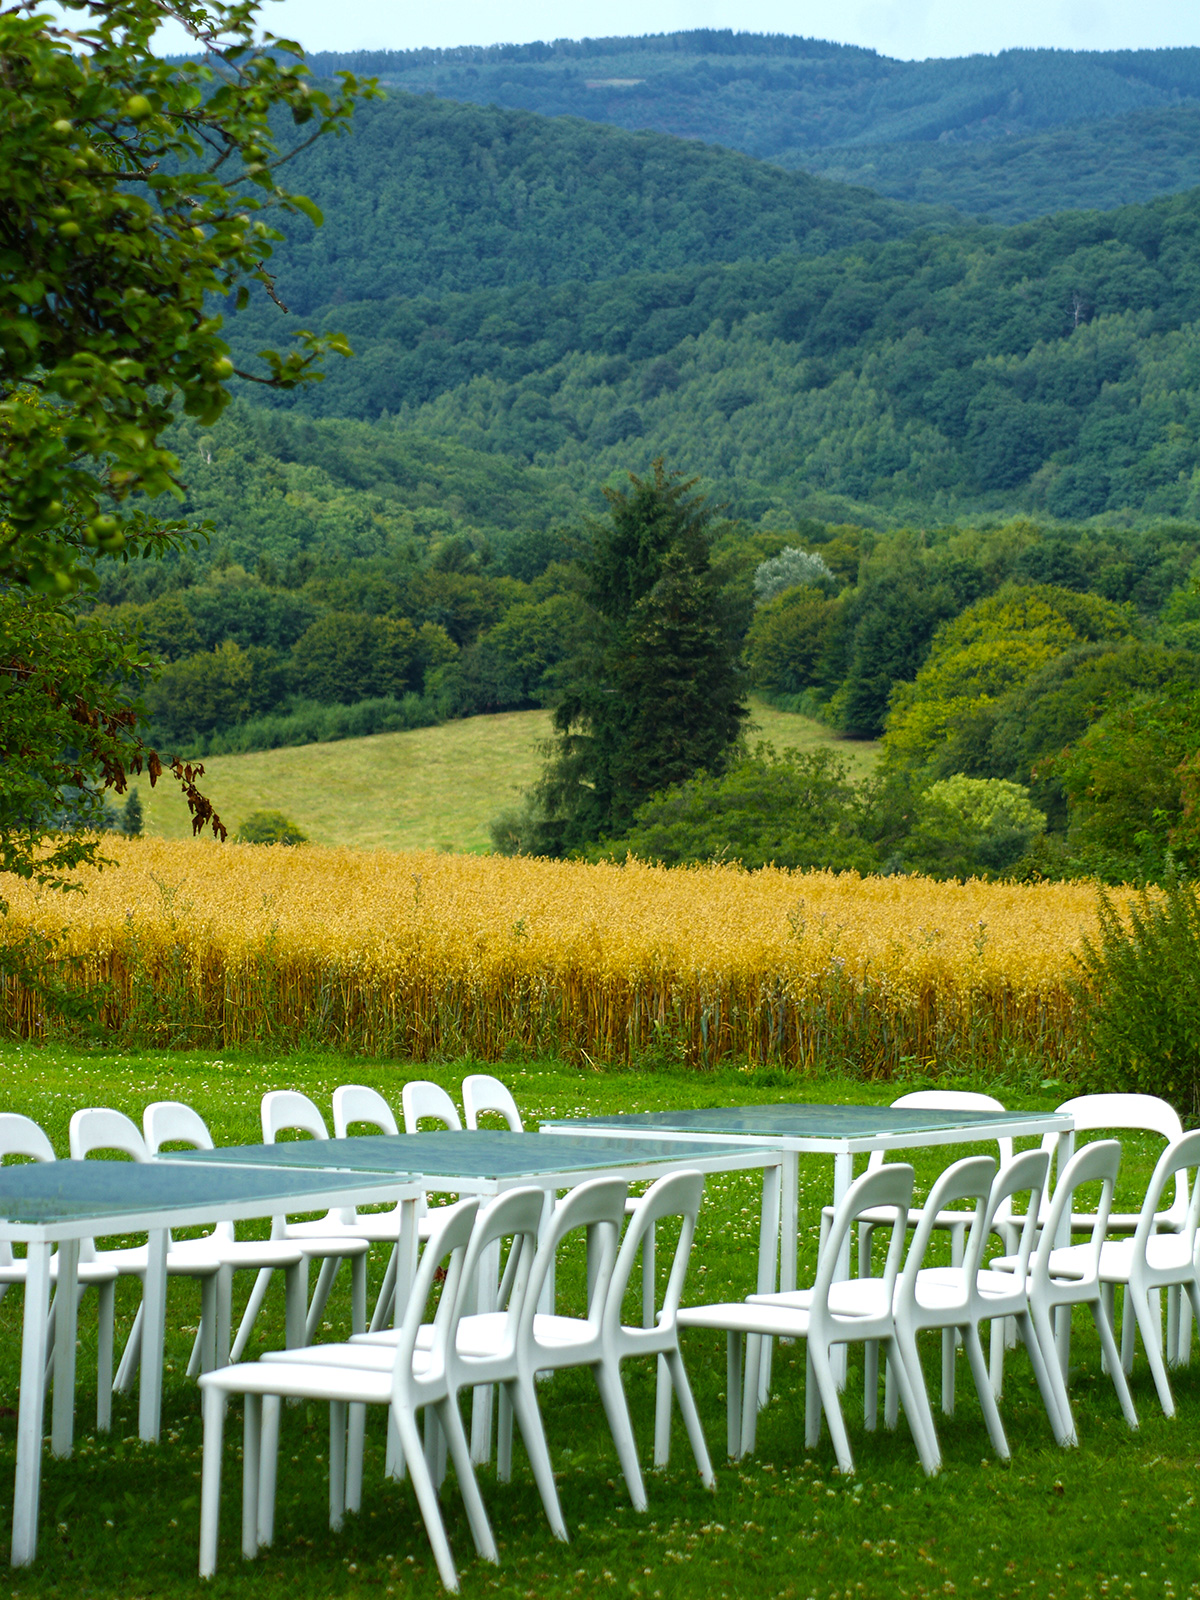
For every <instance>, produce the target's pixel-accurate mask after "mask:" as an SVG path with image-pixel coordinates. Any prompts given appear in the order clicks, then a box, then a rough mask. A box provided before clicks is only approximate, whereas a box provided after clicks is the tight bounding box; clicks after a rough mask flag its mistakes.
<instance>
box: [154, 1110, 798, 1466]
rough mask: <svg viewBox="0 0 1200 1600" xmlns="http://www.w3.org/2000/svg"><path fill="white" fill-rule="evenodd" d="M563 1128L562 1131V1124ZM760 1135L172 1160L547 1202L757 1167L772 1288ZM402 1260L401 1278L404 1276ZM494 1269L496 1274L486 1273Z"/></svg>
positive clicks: (483, 1287)
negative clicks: (605, 1183)
mask: <svg viewBox="0 0 1200 1600" xmlns="http://www.w3.org/2000/svg"><path fill="white" fill-rule="evenodd" d="M567 1131H569V1130H564V1132H567ZM764 1143H765V1141H760V1142H759V1143H757V1144H756V1143H755V1142H754V1141H753V1140H749V1139H740V1140H734V1141H731V1140H722V1141H720V1142H717V1141H715V1140H713V1139H689V1140H686V1141H685V1140H680V1139H676V1138H673V1137H646V1138H636V1139H633V1138H628V1137H621V1136H611V1135H610V1136H604V1135H601V1136H599V1137H595V1136H591V1137H587V1138H582V1137H581V1138H578V1139H571V1138H569V1137H560V1138H557V1139H554V1140H553V1141H551V1140H548V1139H544V1138H542V1136H541V1135H540V1134H537V1133H509V1132H499V1131H496V1130H493V1129H490V1128H487V1129H485V1128H479V1129H469V1130H465V1131H462V1132H456V1131H450V1130H445V1131H441V1132H437V1133H412V1134H406V1133H402V1134H359V1135H351V1136H350V1137H348V1138H343V1139H297V1140H293V1141H289V1142H287V1143H285V1144H258V1145H236V1146H230V1145H225V1146H222V1147H221V1148H220V1149H219V1150H205V1151H188V1152H186V1153H181V1154H180V1156H179V1157H178V1159H179V1160H180V1161H186V1162H187V1163H188V1164H189V1165H191V1164H193V1163H196V1162H204V1163H207V1164H209V1165H210V1167H211V1165H212V1164H213V1163H219V1164H220V1165H221V1166H222V1167H223V1168H224V1169H225V1170H226V1171H228V1170H230V1169H231V1168H233V1167H243V1168H246V1167H254V1166H257V1167H263V1166H269V1167H272V1168H274V1169H276V1170H282V1169H284V1168H286V1167H293V1168H294V1167H297V1166H299V1167H304V1168H308V1169H314V1168H316V1169H321V1170H328V1169H330V1168H335V1167H336V1168H342V1169H345V1170H352V1171H359V1172H362V1171H380V1170H386V1169H387V1168H388V1167H389V1166H391V1167H394V1168H395V1169H396V1170H397V1171H403V1172H407V1173H413V1172H416V1173H419V1175H420V1177H419V1181H420V1184H421V1187H422V1188H423V1189H426V1190H430V1191H432V1192H433V1193H436V1194H476V1195H480V1196H485V1197H488V1198H490V1197H491V1196H493V1195H497V1194H502V1193H504V1191H505V1190H507V1189H516V1188H520V1187H522V1186H526V1185H528V1186H532V1187H535V1188H540V1189H542V1190H544V1191H545V1194H546V1203H547V1207H549V1206H551V1205H552V1204H553V1201H554V1196H555V1195H556V1194H557V1192H558V1191H559V1190H562V1189H571V1188H574V1187H575V1186H576V1185H577V1184H579V1183H582V1182H584V1181H585V1180H586V1179H589V1178H625V1179H630V1180H639V1181H640V1180H647V1179H654V1178H661V1177H663V1176H664V1175H665V1174H667V1173H669V1172H678V1171H679V1170H680V1168H682V1167H693V1168H697V1169H699V1170H700V1171H701V1172H704V1173H713V1172H743V1171H748V1170H755V1169H761V1170H762V1173H763V1206H762V1218H761V1222H760V1227H759V1250H758V1280H757V1281H758V1291H759V1293H762V1294H767V1293H770V1291H771V1290H772V1289H773V1288H774V1287H775V1283H776V1277H775V1262H776V1257H777V1255H778V1251H779V1207H780V1194H781V1184H780V1179H781V1171H782V1165H783V1158H782V1156H781V1155H780V1153H779V1152H777V1151H774V1150H771V1149H764V1148H763V1144H764ZM405 1270H406V1269H405V1264H403V1263H402V1264H401V1267H400V1277H399V1282H400V1283H401V1284H402V1283H403V1282H404V1281H405V1277H404V1273H405ZM494 1277H495V1274H494V1272H493V1274H492V1278H493V1279H494ZM494 1293H495V1285H494V1282H492V1281H490V1280H488V1281H483V1282H481V1284H480V1285H479V1287H478V1290H477V1294H478V1303H479V1307H480V1309H481V1310H490V1309H491V1306H492V1304H493V1298H491V1297H494ZM490 1396H491V1391H490V1390H487V1391H485V1393H484V1395H483V1396H481V1403H480V1404H479V1405H478V1406H477V1407H476V1408H475V1410H474V1412H473V1416H472V1439H471V1449H472V1455H473V1457H474V1459H475V1460H477V1461H479V1462H484V1461H486V1460H487V1459H488V1457H489V1455H490V1453H491V1409H490Z"/></svg>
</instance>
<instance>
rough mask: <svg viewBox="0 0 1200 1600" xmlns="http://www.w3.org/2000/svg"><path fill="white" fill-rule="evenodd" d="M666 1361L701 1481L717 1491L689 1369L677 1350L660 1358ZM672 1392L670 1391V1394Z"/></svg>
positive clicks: (708, 1487) (705, 1485)
mask: <svg viewBox="0 0 1200 1600" xmlns="http://www.w3.org/2000/svg"><path fill="white" fill-rule="evenodd" d="M659 1360H660V1361H665V1363H666V1366H667V1370H668V1372H669V1374H670V1379H671V1384H672V1387H673V1388H674V1390H675V1396H676V1398H677V1399H678V1401H679V1410H680V1412H681V1413H682V1416H683V1425H684V1427H685V1428H686V1429H687V1436H688V1443H689V1444H690V1445H691V1447H692V1454H693V1455H694V1456H695V1458H696V1466H697V1468H698V1470H699V1473H700V1478H701V1481H702V1482H703V1484H704V1487H705V1488H706V1489H715V1488H716V1486H717V1480H716V1477H715V1476H714V1474H713V1469H712V1461H711V1460H710V1458H709V1454H708V1441H707V1439H705V1437H704V1429H703V1427H702V1426H701V1423H700V1414H699V1412H698V1411H697V1410H696V1400H695V1397H694V1395H693V1394H692V1386H691V1384H690V1383H689V1381H688V1375H687V1368H686V1367H685V1366H684V1364H683V1356H682V1355H681V1354H680V1352H679V1350H678V1349H677V1348H676V1349H674V1350H670V1351H668V1352H667V1354H666V1355H665V1356H660V1357H659ZM669 1393H670V1391H669V1390H668V1394H669Z"/></svg>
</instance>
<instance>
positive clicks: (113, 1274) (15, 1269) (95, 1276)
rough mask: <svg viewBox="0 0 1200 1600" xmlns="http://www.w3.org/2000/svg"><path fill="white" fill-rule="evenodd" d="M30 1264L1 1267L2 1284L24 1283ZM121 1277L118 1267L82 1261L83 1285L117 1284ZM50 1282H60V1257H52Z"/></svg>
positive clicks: (98, 1262)
mask: <svg viewBox="0 0 1200 1600" xmlns="http://www.w3.org/2000/svg"><path fill="white" fill-rule="evenodd" d="M28 1267H29V1264H28V1262H26V1261H8V1262H5V1263H4V1264H3V1265H2V1266H0V1283H24V1282H25V1278H26V1275H27V1272H28ZM120 1276H121V1274H120V1273H119V1272H118V1271H117V1269H116V1267H109V1266H105V1264H104V1262H103V1261H81V1262H80V1263H79V1267H78V1280H79V1282H80V1283H82V1284H88V1285H91V1284H97V1283H115V1282H116V1280H117V1279H118V1278H119V1277H120ZM50 1282H51V1283H57V1282H58V1256H57V1255H53V1256H51V1257H50Z"/></svg>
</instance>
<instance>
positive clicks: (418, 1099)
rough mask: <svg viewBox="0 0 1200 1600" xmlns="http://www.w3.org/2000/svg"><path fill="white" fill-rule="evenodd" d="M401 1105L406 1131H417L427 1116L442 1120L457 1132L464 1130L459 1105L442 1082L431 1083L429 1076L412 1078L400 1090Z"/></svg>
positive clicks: (430, 1118)
mask: <svg viewBox="0 0 1200 1600" xmlns="http://www.w3.org/2000/svg"><path fill="white" fill-rule="evenodd" d="M400 1106H401V1109H402V1111H403V1113H404V1131H405V1133H416V1132H417V1130H418V1128H419V1127H420V1125H421V1123H422V1121H424V1119H425V1118H429V1120H430V1121H433V1122H440V1123H441V1124H442V1126H443V1127H444V1128H449V1129H451V1130H452V1131H453V1132H455V1133H461V1132H462V1118H461V1117H460V1116H459V1114H458V1107H457V1106H456V1105H455V1104H454V1101H453V1100H451V1098H450V1096H449V1095H448V1094H447V1093H446V1091H445V1089H443V1088H442V1086H441V1084H440V1083H431V1082H430V1081H429V1080H428V1078H412V1079H410V1081H409V1082H408V1083H406V1084H405V1085H404V1088H403V1089H402V1090H401V1091H400Z"/></svg>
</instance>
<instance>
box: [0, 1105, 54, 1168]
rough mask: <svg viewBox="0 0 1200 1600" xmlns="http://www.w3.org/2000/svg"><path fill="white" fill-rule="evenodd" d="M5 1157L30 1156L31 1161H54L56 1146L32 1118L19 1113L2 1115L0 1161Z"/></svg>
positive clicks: (12, 1112) (0, 1119)
mask: <svg viewBox="0 0 1200 1600" xmlns="http://www.w3.org/2000/svg"><path fill="white" fill-rule="evenodd" d="M5 1156H28V1157H29V1159H30V1160H31V1161H53V1160H54V1146H53V1145H52V1144H51V1143H50V1141H49V1139H47V1137H46V1135H45V1134H44V1133H43V1132H42V1130H41V1128H39V1127H38V1125H37V1123H36V1122H35V1121H34V1120H33V1118H32V1117H23V1116H21V1114H20V1113H19V1112H17V1111H5V1112H2V1113H0V1161H3V1160H4V1158H5Z"/></svg>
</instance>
